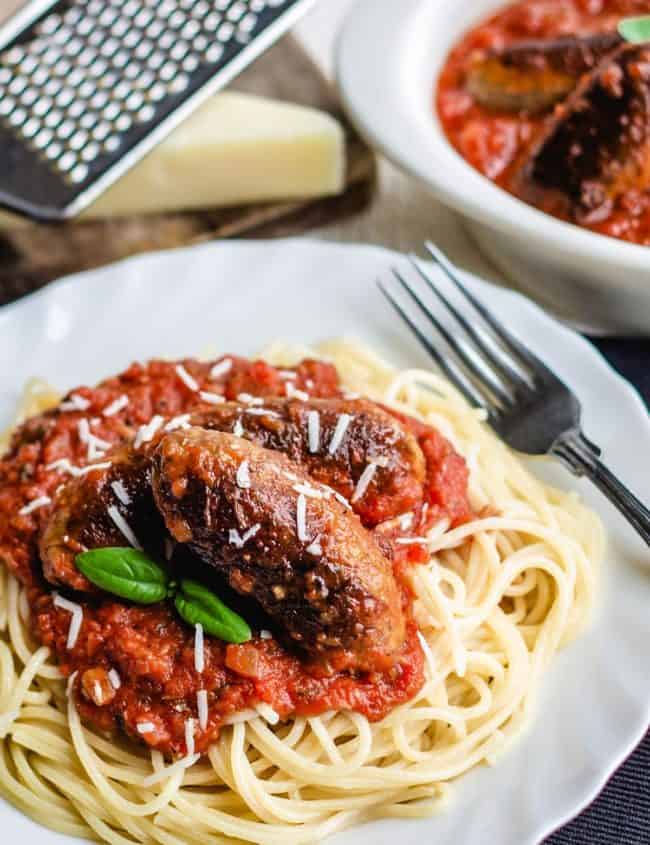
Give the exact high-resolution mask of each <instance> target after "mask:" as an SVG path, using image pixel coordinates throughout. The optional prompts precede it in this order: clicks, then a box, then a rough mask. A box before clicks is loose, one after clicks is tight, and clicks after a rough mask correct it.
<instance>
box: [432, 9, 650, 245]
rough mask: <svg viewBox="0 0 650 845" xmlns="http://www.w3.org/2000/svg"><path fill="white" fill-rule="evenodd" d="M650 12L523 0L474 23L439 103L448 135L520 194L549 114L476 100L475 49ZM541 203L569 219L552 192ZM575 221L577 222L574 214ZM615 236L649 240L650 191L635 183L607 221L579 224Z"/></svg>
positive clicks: (442, 83)
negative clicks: (522, 168)
mask: <svg viewBox="0 0 650 845" xmlns="http://www.w3.org/2000/svg"><path fill="white" fill-rule="evenodd" d="M648 13H650V0H521V2H517V3H514V4H511V5H509V6H507V7H506V8H504V9H503V10H502V11H500V12H498V13H497V14H495V15H494V16H493V17H491V18H489V19H488V20H487V21H485V22H483V23H481V24H480V25H479V26H477V27H475V28H474V29H472V30H470V31H469V32H468V33H467V34H466V35H465V36H464V37H463V39H462V40H461V41H460V42H459V43H458V44H457V45H456V46H455V47H454V49H453V50H452V51H451V53H450V54H449V57H448V59H447V62H446V64H445V66H444V68H443V71H442V74H441V76H440V80H439V83H438V89H437V93H436V106H437V111H438V114H439V116H440V120H441V122H442V125H443V128H444V130H445V133H446V135H447V137H448V139H449V141H450V142H451V143H452V144H453V146H454V147H455V148H456V150H457V151H458V152H459V153H460V155H462V157H463V158H464V159H465V160H466V161H468V162H469V163H470V164H471V165H472V166H473V167H475V168H476V169H477V170H479V171H480V172H481V173H482V174H483V175H485V176H487V178H488V179H490V180H492V181H493V182H496V184H497V185H499V186H500V187H502V188H504V189H505V190H507V191H510V192H511V193H514V194H515V195H517V194H518V190H517V188H516V187H515V185H514V184H513V182H514V180H513V175H514V171H515V169H516V167H517V165H518V164H519V162H521V161H522V160H523V158H524V157H525V156H526V153H527V152H528V151H529V150H530V149H531V147H532V145H533V144H534V142H535V139H536V137H537V135H538V133H539V132H540V130H541V128H542V126H543V124H544V120H545V116H544V115H541V116H537V115H530V114H528V113H526V112H519V113H514V114H513V113H511V112H505V111H503V112H499V111H497V110H494V109H491V108H488V107H486V106H484V105H481V104H480V103H478V102H477V101H476V100H475V99H474V97H473V96H472V95H471V94H470V93H469V91H468V90H467V86H466V78H467V71H468V68H469V65H470V62H471V59H472V56H473V55H474V54H475V53H476V51H478V50H485V49H499V48H503V47H507V46H510V45H512V44H515V43H517V42H519V41H525V40H528V39H548V38H555V37H559V36H568V35H591V34H595V33H601V32H610V31H613V30H615V28H616V25H617V23H618V21H619V20H620V18H621V17H625V16H630V15H642V14H648ZM539 207H540V208H541V209H542V210H543V211H546V212H547V213H550V214H553V215H555V216H558V217H560V218H563V219H568V218H567V216H566V212H563V211H562V210H560V208H559V206H558V205H557V204H556V203H555V202H553V200H552V199H549V198H544V199H543V200H541V201H540V203H539ZM572 222H575V221H572ZM579 225H581V226H583V228H587V229H590V230H591V231H594V232H598V233H600V234H603V235H609V236H610V237H615V238H619V239H621V240H625V241H630V242H632V243H636V244H641V245H645V246H650V191H639V190H636V189H631V190H628V191H626V192H625V193H624V194H622V195H621V196H620V197H619V198H618V199H617V200H616V202H615V204H614V207H613V209H612V210H611V212H610V214H609V215H608V216H607V217H606V219H604V220H599V221H598V222H594V223H580V224H579Z"/></svg>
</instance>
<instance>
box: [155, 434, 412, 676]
mask: <svg viewBox="0 0 650 845" xmlns="http://www.w3.org/2000/svg"><path fill="white" fill-rule="evenodd" d="M152 485H153V490H154V496H155V499H156V503H157V505H158V508H159V510H160V512H161V513H162V514H163V515H164V518H165V522H166V525H167V528H168V530H169V531H170V533H171V534H172V536H173V537H174V538H175V539H176V540H177V541H178V542H179V543H184V544H187V545H189V547H190V549H191V550H192V551H193V552H194V553H195V554H196V555H197V556H198V557H199V558H200V559H201V560H202V561H204V562H205V563H206V564H208V565H209V566H211V567H214V568H215V569H216V570H217V571H218V572H219V573H221V574H222V575H223V576H224V577H225V578H226V579H227V581H228V583H229V584H230V586H231V587H233V588H234V589H235V590H236V591H237V592H239V593H240V594H242V595H245V596H250V597H252V598H254V599H255V600H256V601H257V602H258V603H259V604H260V605H261V606H262V607H263V608H264V610H265V611H266V612H267V613H268V614H269V616H270V617H271V618H273V619H274V620H276V621H277V622H278V623H279V624H280V626H281V628H282V629H283V630H284V631H286V632H287V634H288V636H289V637H290V638H291V639H292V640H293V641H294V643H296V644H297V645H298V646H299V647H301V648H302V649H305V650H306V651H307V652H308V653H309V654H310V655H312V656H314V655H316V656H323V658H325V659H326V660H328V662H331V664H332V665H333V666H334V667H335V668H336V669H341V668H344V667H345V668H355V669H360V670H373V669H380V668H382V667H385V666H386V665H389V664H390V662H391V661H392V660H394V657H395V654H396V653H397V651H398V650H399V648H400V647H401V646H402V644H403V642H404V636H405V619H404V615H403V612H402V602H401V594H400V591H399V589H398V587H397V584H396V581H395V579H394V576H393V573H392V567H391V563H390V561H389V560H388V559H387V558H386V557H384V555H383V554H382V552H381V551H380V549H379V547H378V546H377V545H376V543H375V540H374V538H373V537H372V535H371V534H370V533H369V532H368V531H367V530H366V529H365V528H364V527H363V526H362V525H361V522H360V521H359V519H358V518H357V517H356V516H355V515H354V514H352V513H350V511H349V510H348V509H347V508H346V507H345V505H344V504H342V503H340V502H339V501H338V500H337V499H336V498H335V497H334V496H332V495H329V494H328V491H327V490H326V489H325V488H323V487H322V486H320V485H317V484H315V483H314V480H313V479H312V478H311V477H310V476H309V475H308V474H307V473H306V472H305V471H304V469H302V467H300V466H299V465H298V464H297V463H294V462H292V461H290V460H289V459H288V458H286V457H285V456H284V455H280V454H278V453H277V452H272V451H270V450H268V449H264V448H261V447H260V446H257V445H254V444H252V443H249V442H248V441H246V440H243V439H242V438H238V437H234V436H233V435H230V434H225V433H222V432H216V431H206V430H205V429H201V428H191V429H189V430H187V431H177V432H174V433H171V434H169V435H167V436H165V437H163V438H162V440H161V441H160V443H159V444H158V446H157V449H156V451H155V454H154V456H153V475H152Z"/></svg>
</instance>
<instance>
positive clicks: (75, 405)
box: [59, 393, 90, 411]
mask: <svg viewBox="0 0 650 845" xmlns="http://www.w3.org/2000/svg"><path fill="white" fill-rule="evenodd" d="M88 408H90V400H89V399H86V398H85V396H79V395H78V394H76V393H73V394H72V395H71V396H69V397H68V399H67V400H66V401H65V402H61V404H60V405H59V410H60V411H87V410H88Z"/></svg>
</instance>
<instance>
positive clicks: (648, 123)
mask: <svg viewBox="0 0 650 845" xmlns="http://www.w3.org/2000/svg"><path fill="white" fill-rule="evenodd" d="M515 187H516V188H517V191H518V192H519V194H520V195H521V196H522V197H523V198H524V199H527V200H528V201H530V202H533V203H536V204H541V205H542V206H544V207H546V205H547V204H549V203H552V204H553V205H554V206H555V207H557V208H558V209H559V210H560V211H561V212H562V213H564V214H566V215H567V216H569V217H571V218H572V219H573V220H575V221H576V222H578V223H583V224H590V223H598V222H599V221H601V220H604V219H605V218H606V217H607V216H608V215H609V214H610V213H611V211H612V208H613V206H614V203H615V201H616V199H617V198H618V197H620V196H621V195H623V194H625V193H626V192H627V191H629V190H630V189H631V188H633V189H634V190H637V191H643V190H645V189H647V188H648V187H650V47H649V46H648V45H637V44H626V45H624V46H622V47H619V48H618V49H617V50H614V52H612V53H609V54H608V55H607V56H606V57H605V58H603V59H602V61H601V62H600V63H599V64H598V65H597V66H596V68H595V69H594V70H593V71H592V72H591V73H590V74H587V75H586V76H585V77H584V78H583V79H582V80H581V82H580V84H579V85H578V87H577V88H576V89H575V91H574V92H573V93H572V94H571V96H570V97H569V98H568V99H567V100H566V102H565V103H563V104H562V105H561V106H558V108H557V109H556V110H555V112H554V113H553V114H552V115H551V116H550V117H549V118H548V119H547V122H546V124H545V126H544V129H543V131H542V133H541V137H540V138H539V140H538V141H537V143H536V144H535V145H534V146H533V148H532V150H531V152H530V154H529V156H528V158H527V160H526V161H525V162H523V164H522V166H521V168H520V171H519V173H518V174H516V176H515Z"/></svg>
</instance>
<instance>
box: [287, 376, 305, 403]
mask: <svg viewBox="0 0 650 845" xmlns="http://www.w3.org/2000/svg"><path fill="white" fill-rule="evenodd" d="M284 389H285V392H286V394H287V396H288V397H289V399H298V400H299V401H300V402H308V401H309V394H308V393H305V391H304V390H298V389H297V388H296V386H295V385H294V384H293V382H291V381H288V382H286V384H285V385H284Z"/></svg>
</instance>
